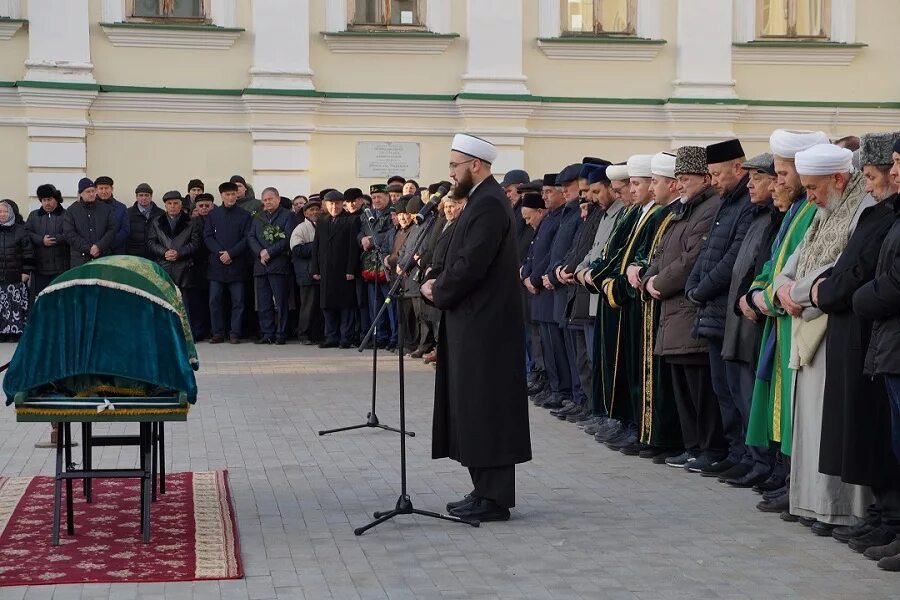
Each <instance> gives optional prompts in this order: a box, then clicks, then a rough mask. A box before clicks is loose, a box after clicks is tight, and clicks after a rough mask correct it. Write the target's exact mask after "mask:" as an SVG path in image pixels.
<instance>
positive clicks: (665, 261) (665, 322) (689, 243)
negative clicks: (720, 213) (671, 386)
mask: <svg viewBox="0 0 900 600" xmlns="http://www.w3.org/2000/svg"><path fill="white" fill-rule="evenodd" d="M720 203H721V198H720V197H719V196H718V194H716V191H715V190H714V189H713V188H712V187H708V188H706V189H705V190H703V191H702V192H700V193H699V194H697V195H696V196H694V197H693V198H691V199H690V200H688V201H687V202H686V203H685V204H683V205H682V206H680V207H678V208H677V209H676V211H675V213H674V215H675V216H673V217H672V220H671V222H670V223H669V226H668V228H667V229H666V232H665V233H664V234H663V238H662V240H660V243H659V246H658V249H657V251H656V254H655V255H654V256H653V260H652V262H651V263H650V267H649V268H648V269H647V272H646V273H645V274H644V277H643V281H644V283H646V281H647V280H648V279H650V278H651V277H654V276H656V280H654V282H653V286H654V287H655V288H656V289H657V290H658V291H659V292H660V294H661V298H660V299H661V300H662V304H661V305H660V318H659V331H658V332H657V334H656V348H654V353H656V354H658V355H660V356H677V355H683V354H700V353H706V340H704V339H697V338H695V337H693V336H692V335H691V332H692V330H693V328H694V321H695V320H696V318H697V310H698V309H697V306H695V305H694V304H692V303H691V302H690V301H688V299H687V298H685V297H684V285H685V283H687V280H688V276H690V274H691V269H693V268H694V263H695V262H697V256H698V255H699V254H700V248H701V247H702V246H703V243H704V242H705V241H706V238H707V236H708V235H709V231H710V229H711V228H712V224H713V219H714V218H715V216H716V211H717V210H718V208H719V204H720Z"/></svg>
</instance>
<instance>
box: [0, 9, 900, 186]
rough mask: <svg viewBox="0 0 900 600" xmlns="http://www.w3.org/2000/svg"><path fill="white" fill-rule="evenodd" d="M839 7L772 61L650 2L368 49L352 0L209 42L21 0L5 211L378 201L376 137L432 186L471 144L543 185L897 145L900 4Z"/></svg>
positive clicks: (7, 134) (214, 33)
mask: <svg viewBox="0 0 900 600" xmlns="http://www.w3.org/2000/svg"><path fill="white" fill-rule="evenodd" d="M830 1H831V2H832V13H833V14H834V15H835V17H834V18H835V21H834V22H833V23H832V28H831V30H832V37H833V38H834V39H833V40H832V41H830V42H827V43H808V42H798V41H792V42H784V43H781V44H777V43H776V44H772V43H769V44H764V43H759V42H753V41H752V40H753V39H754V37H755V34H754V31H755V25H754V23H753V20H754V19H755V11H754V10H751V9H752V8H753V5H754V3H753V2H752V1H751V0H734V2H731V1H728V0H635V2H636V4H635V6H636V11H637V16H638V19H637V24H636V30H637V39H633V40H621V39H610V38H593V39H587V40H581V41H576V42H573V41H569V40H567V39H563V38H560V31H561V26H560V18H561V17H560V15H559V13H558V7H559V2H558V1H557V0H532V1H525V0H492V2H491V4H490V7H491V8H485V6H486V5H485V4H484V3H483V2H478V1H477V0H452V1H450V0H423V5H425V6H426V7H427V8H426V10H427V11H428V14H427V16H426V24H427V25H428V28H429V29H430V31H431V34H428V33H424V32H419V33H416V34H413V35H405V34H404V33H396V32H395V33H393V34H391V33H386V32H380V33H378V34H370V35H360V34H353V33H352V32H348V31H347V29H348V26H347V18H346V15H347V13H346V6H347V0H265V1H264V2H263V1H262V0H257V1H256V2H251V1H250V0H214V1H211V4H210V6H212V7H214V11H213V14H211V15H210V21H211V22H210V24H208V25H206V26H201V27H189V28H181V27H174V28H172V27H159V26H144V27H135V26H133V25H131V26H129V25H123V24H122V22H127V21H128V18H127V15H126V14H125V13H124V9H125V6H126V4H125V2H124V0H66V1H65V2H64V3H62V4H58V3H57V4H58V7H57V8H56V9H52V10H51V9H50V8H48V7H50V6H53V5H54V4H53V3H52V2H49V3H48V2H42V3H41V4H40V5H38V4H37V3H36V2H33V4H34V6H31V7H30V6H29V4H32V2H30V1H29V0H17V1H15V2H9V3H8V4H9V5H10V6H13V7H14V8H15V10H16V14H15V15H0V164H3V169H2V170H0V196H4V197H5V196H9V197H12V198H14V199H17V200H18V199H24V198H26V197H27V196H28V195H29V194H33V192H34V189H33V188H34V187H35V184H36V183H37V182H43V181H50V182H53V183H56V184H58V185H59V186H60V187H61V189H63V191H64V193H65V194H66V195H67V196H70V197H71V196H74V193H75V184H76V182H77V179H78V177H80V176H83V175H84V174H88V175H90V176H92V177H96V176H98V175H101V174H107V175H110V176H112V177H113V178H114V179H115V180H116V187H117V193H118V195H119V196H120V197H121V198H122V199H125V200H128V201H130V200H131V198H132V190H133V189H134V187H135V185H136V184H137V183H139V182H141V181H146V182H148V183H150V185H151V186H152V187H153V188H154V190H155V191H156V193H157V196H158V197H159V196H161V195H162V193H164V192H165V191H166V190H168V189H178V190H182V191H183V190H184V187H185V185H186V183H187V181H188V179H191V178H194V177H199V178H201V179H203V180H204V182H206V184H207V186H208V188H209V189H211V190H214V189H215V187H216V185H217V184H218V183H219V182H220V181H222V180H224V179H226V178H228V177H229V176H231V175H233V174H235V173H240V174H243V175H244V176H246V177H247V178H248V180H250V181H251V182H252V183H253V184H254V186H255V187H256V188H257V190H259V189H260V188H261V186H264V185H267V184H275V185H277V186H278V187H279V188H280V189H281V191H282V193H283V194H284V195H288V196H292V195H295V194H297V193H309V192H310V191H316V190H319V189H321V188H323V187H326V186H334V187H341V188H344V187H350V186H359V187H363V188H365V187H367V186H368V185H369V184H371V183H375V182H377V181H380V179H378V178H374V177H368V178H364V177H357V174H356V172H357V164H356V163H357V144H358V143H359V142H364V141H376V142H385V141H392V142H414V143H417V144H418V145H419V163H420V171H419V173H418V174H417V176H416V178H417V179H418V180H419V182H420V183H428V182H431V181H436V180H440V179H444V178H446V177H447V172H446V162H447V147H448V145H449V142H450V140H451V138H452V135H453V133H454V132H457V131H468V132H471V133H474V134H476V135H482V136H485V137H487V138H489V139H491V140H492V141H494V142H495V143H497V144H498V146H499V148H500V157H499V158H498V161H497V163H496V164H495V171H497V172H498V174H502V173H503V172H505V171H506V170H509V169H512V168H521V167H524V168H526V169H527V170H529V172H531V173H532V175H533V176H534V177H539V176H540V175H541V174H543V173H544V172H551V171H557V170H558V169H560V168H561V167H562V166H564V165H565V164H567V163H571V162H576V161H579V160H580V159H581V158H582V157H583V156H587V155H590V156H602V157H605V158H608V159H610V160H624V159H626V158H627V157H628V156H629V155H630V154H634V153H649V152H654V151H658V150H661V149H668V148H673V147H677V146H679V145H682V144H707V143H710V142H713V141H716V140H721V139H723V138H726V137H731V136H735V135H737V136H739V137H740V138H741V139H742V141H743V142H744V144H745V147H746V148H747V149H748V151H750V152H757V151H763V150H765V149H766V148H767V140H768V136H769V134H770V132H771V131H772V129H774V128H776V127H792V128H804V129H822V130H824V131H825V132H826V133H828V134H829V135H831V136H835V137H837V136H843V135H847V134H851V133H852V134H861V133H864V132H866V131H875V130H890V129H896V128H897V123H900V78H897V77H894V76H892V73H893V69H892V64H893V62H894V55H895V33H896V24H897V23H898V22H900V3H894V2H890V3H885V2H878V3H874V2H860V1H854V0H830ZM0 6H4V4H3V3H0ZM38 6H41V8H37V7H38ZM29 8H31V10H29ZM554 11H556V12H554ZM698 16H699V17H698ZM2 17H14V18H15V19H19V20H21V19H27V22H24V23H23V22H21V21H14V20H12V19H2ZM16 23H18V25H16ZM47 31H57V32H59V33H58V34H57V35H51V36H48V35H44V32H47ZM413 175H415V174H413Z"/></svg>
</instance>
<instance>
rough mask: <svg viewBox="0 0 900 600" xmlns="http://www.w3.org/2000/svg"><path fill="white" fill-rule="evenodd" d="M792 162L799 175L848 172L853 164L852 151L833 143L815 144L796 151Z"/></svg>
mask: <svg viewBox="0 0 900 600" xmlns="http://www.w3.org/2000/svg"><path fill="white" fill-rule="evenodd" d="M794 163H795V165H796V167H797V173H799V174H800V175H831V174H832V173H849V172H850V168H851V166H852V165H853V152H852V151H850V150H847V149H846V148H841V147H840V146H835V145H834V144H817V145H815V146H813V147H812V148H810V149H808V150H804V151H802V152H798V153H797V156H795V157H794Z"/></svg>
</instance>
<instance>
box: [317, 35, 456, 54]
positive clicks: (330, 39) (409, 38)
mask: <svg viewBox="0 0 900 600" xmlns="http://www.w3.org/2000/svg"><path fill="white" fill-rule="evenodd" d="M322 37H323V38H324V40H325V44H326V45H327V46H328V49H329V50H331V51H332V52H334V53H335V54H443V53H444V51H445V50H446V49H447V48H449V47H450V44H451V43H453V40H455V39H456V38H458V37H459V34H458V33H430V32H426V31H408V32H403V31H401V32H382V31H379V32H369V31H326V32H322Z"/></svg>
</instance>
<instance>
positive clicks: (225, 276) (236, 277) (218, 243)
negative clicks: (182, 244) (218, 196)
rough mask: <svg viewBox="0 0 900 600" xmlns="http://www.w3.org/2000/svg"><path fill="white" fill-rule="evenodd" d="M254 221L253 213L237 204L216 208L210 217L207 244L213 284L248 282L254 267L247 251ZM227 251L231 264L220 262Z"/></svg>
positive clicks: (204, 236) (206, 236)
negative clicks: (247, 279) (251, 265)
mask: <svg viewBox="0 0 900 600" xmlns="http://www.w3.org/2000/svg"><path fill="white" fill-rule="evenodd" d="M250 218H251V217H250V213H248V212H247V211H246V210H244V209H243V208H241V207H240V206H238V205H236V204H235V205H233V206H231V207H230V208H226V207H225V206H216V207H214V208H213V209H212V210H211V211H210V212H209V214H208V215H206V224H205V227H204V228H203V241H204V243H205V244H206V249H207V250H208V251H209V270H208V271H207V277H208V278H209V280H210V281H218V282H221V283H235V282H238V281H243V280H244V278H245V274H246V273H247V270H248V265H249V264H250V251H249V249H248V248H247V231H248V230H249V229H250ZM223 251H224V252H228V255H229V256H230V257H231V264H228V265H226V264H223V263H222V261H221V260H219V253H220V252H223Z"/></svg>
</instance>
